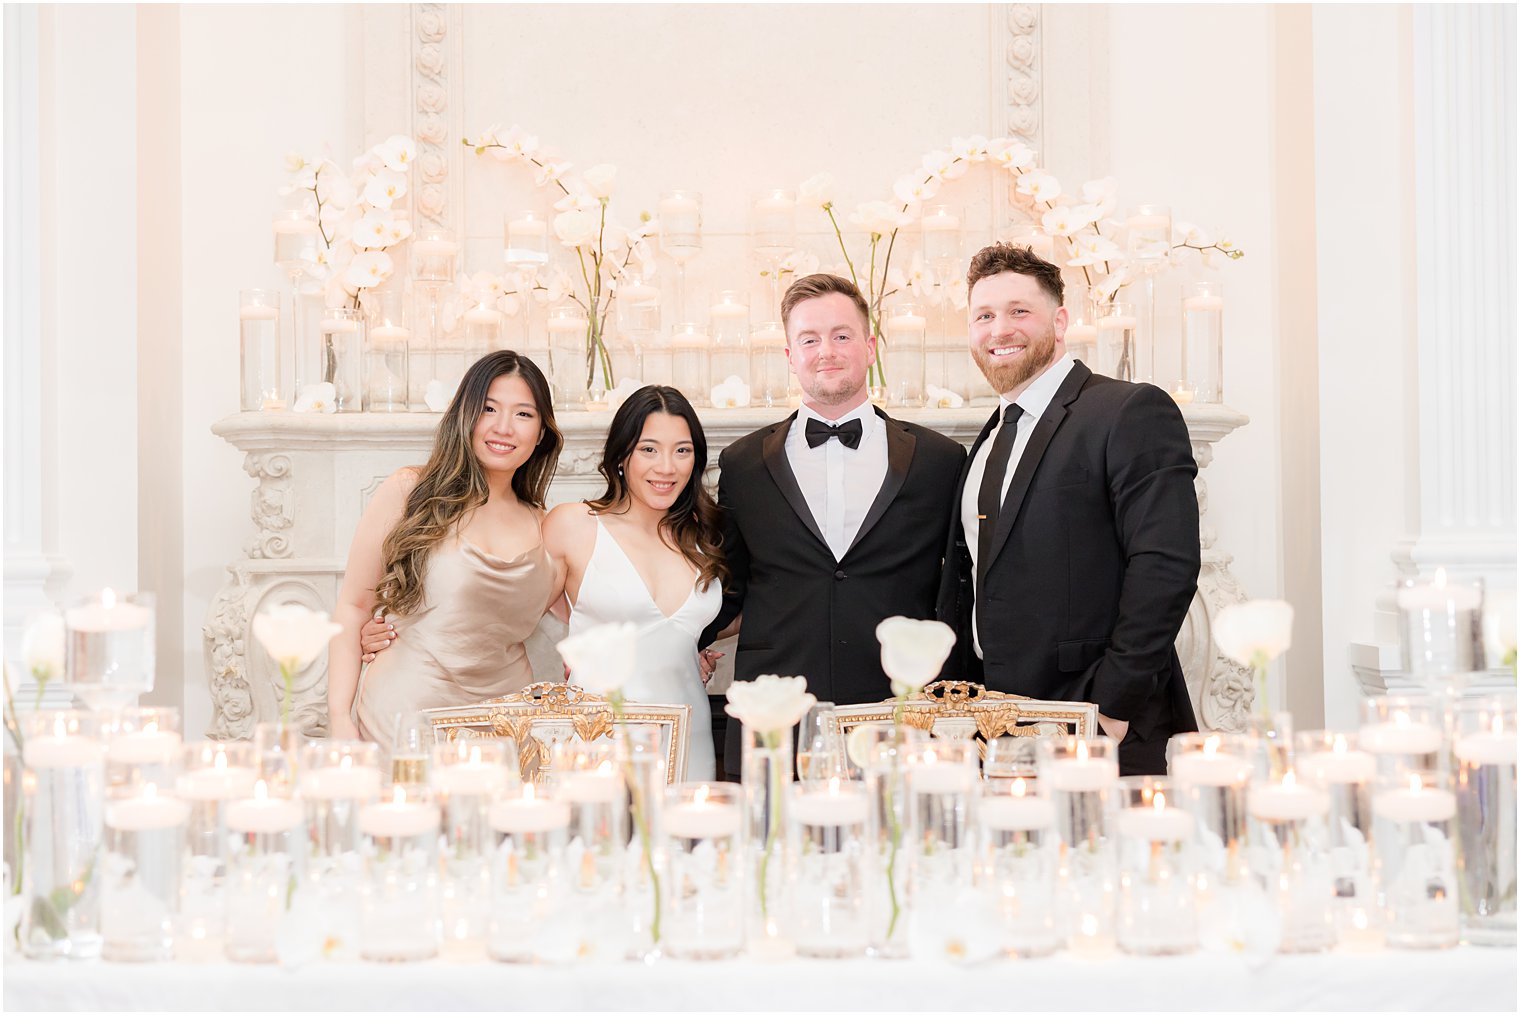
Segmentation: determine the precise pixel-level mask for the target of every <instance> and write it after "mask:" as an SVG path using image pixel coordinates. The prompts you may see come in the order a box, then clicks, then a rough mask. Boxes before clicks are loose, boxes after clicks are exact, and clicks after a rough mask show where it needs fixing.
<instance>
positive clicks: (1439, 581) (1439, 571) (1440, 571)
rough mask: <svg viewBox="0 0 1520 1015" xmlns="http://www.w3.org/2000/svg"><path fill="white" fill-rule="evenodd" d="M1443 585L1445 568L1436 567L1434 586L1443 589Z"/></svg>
mask: <svg viewBox="0 0 1520 1015" xmlns="http://www.w3.org/2000/svg"><path fill="white" fill-rule="evenodd" d="M1445 587H1446V569H1445V568H1444V567H1438V568H1436V588H1438V589H1444V588H1445Z"/></svg>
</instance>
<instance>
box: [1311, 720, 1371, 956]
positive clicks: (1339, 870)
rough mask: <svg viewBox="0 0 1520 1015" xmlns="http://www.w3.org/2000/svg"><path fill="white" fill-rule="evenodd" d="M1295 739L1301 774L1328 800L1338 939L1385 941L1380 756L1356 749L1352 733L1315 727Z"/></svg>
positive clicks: (1367, 945) (1361, 945)
mask: <svg viewBox="0 0 1520 1015" xmlns="http://www.w3.org/2000/svg"><path fill="white" fill-rule="evenodd" d="M1296 742H1297V768H1296V771H1297V773H1298V776H1299V778H1301V779H1303V780H1304V782H1305V783H1307V784H1309V785H1311V786H1314V787H1315V788H1317V789H1318V790H1319V791H1320V792H1322V793H1324V794H1325V796H1326V798H1327V799H1328V801H1329V813H1328V814H1327V815H1326V829H1325V832H1326V849H1327V850H1328V852H1329V862H1330V877H1331V882H1332V888H1331V891H1332V899H1331V903H1330V910H1331V919H1332V920H1333V922H1334V924H1335V936H1336V940H1337V942H1338V944H1339V945H1340V947H1342V948H1352V949H1371V948H1377V947H1381V945H1382V943H1383V937H1382V928H1381V923H1380V917H1381V913H1380V906H1379V903H1378V899H1377V893H1376V891H1375V888H1374V885H1373V879H1372V781H1373V778H1374V777H1375V775H1376V772H1377V761H1376V759H1375V758H1374V757H1373V756H1372V755H1371V754H1368V753H1367V752H1366V751H1363V750H1360V749H1358V747H1357V741H1356V734H1354V733H1337V732H1334V731H1332V730H1315V731H1311V732H1306V733H1300V734H1298V736H1297V740H1296Z"/></svg>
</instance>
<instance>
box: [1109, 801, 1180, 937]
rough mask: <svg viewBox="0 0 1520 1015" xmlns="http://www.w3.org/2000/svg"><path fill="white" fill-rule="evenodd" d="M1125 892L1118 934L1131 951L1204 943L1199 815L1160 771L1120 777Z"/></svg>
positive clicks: (1121, 874) (1120, 851)
mask: <svg viewBox="0 0 1520 1015" xmlns="http://www.w3.org/2000/svg"><path fill="white" fill-rule="evenodd" d="M1118 793H1119V812H1118V816H1117V820H1116V822H1115V824H1116V826H1117V828H1118V830H1119V849H1118V854H1119V855H1118V864H1119V898H1118V904H1117V920H1116V923H1115V930H1114V936H1115V938H1116V940H1117V941H1118V944H1119V948H1120V950H1121V951H1125V952H1128V953H1130V954H1131V955H1182V954H1185V953H1187V952H1191V951H1194V950H1195V949H1197V947H1198V902H1197V897H1196V895H1195V893H1194V877H1193V866H1192V862H1191V858H1192V848H1191V843H1192V839H1193V816H1192V815H1191V814H1189V813H1188V812H1187V811H1185V810H1183V809H1182V808H1180V807H1178V806H1177V805H1176V803H1175V802H1174V799H1173V796H1172V793H1173V791H1172V786H1171V783H1170V782H1169V781H1168V780H1166V779H1158V778H1155V777H1154V776H1148V775H1144V776H1132V777H1130V778H1126V779H1121V780H1119V790H1118Z"/></svg>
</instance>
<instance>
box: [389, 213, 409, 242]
mask: <svg viewBox="0 0 1520 1015" xmlns="http://www.w3.org/2000/svg"><path fill="white" fill-rule="evenodd" d="M410 235H412V223H411V222H410V221H408V220H407V219H405V218H402V217H401V216H399V215H398V216H396V217H395V218H393V219H391V220H390V223H389V224H388V225H387V226H386V230H385V236H386V240H387V242H386V246H388V247H393V246H395V245H396V244H398V243H400V242H401V241H402V240H404V239H406V238H407V237H408V236H410Z"/></svg>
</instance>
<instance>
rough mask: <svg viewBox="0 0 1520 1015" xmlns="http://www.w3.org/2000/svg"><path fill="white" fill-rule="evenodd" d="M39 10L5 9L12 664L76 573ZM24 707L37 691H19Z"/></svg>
mask: <svg viewBox="0 0 1520 1015" xmlns="http://www.w3.org/2000/svg"><path fill="white" fill-rule="evenodd" d="M38 18H39V12H38V8H37V7H35V6H32V5H16V6H11V7H7V8H5V149H6V152H7V153H8V154H7V159H6V161H7V170H6V173H5V221H6V229H5V280H4V285H5V343H4V345H5V484H4V487H5V615H4V616H5V658H6V660H7V661H8V662H11V663H16V662H17V661H18V659H19V656H20V647H21V639H20V634H21V631H22V629H23V628H24V626H25V624H26V621H27V618H28V617H30V616H32V615H33V614H35V613H37V612H38V611H40V610H43V609H46V608H48V607H49V606H50V605H51V603H52V600H53V597H54V596H55V595H56V594H57V592H58V588H59V586H60V585H61V584H62V583H63V582H64V581H65V580H66V579H67V577H68V573H69V568H68V566H67V564H66V563H65V562H64V560H63V559H62V558H61V557H60V556H59V555H58V553H57V546H58V541H57V530H56V527H55V526H54V525H53V524H52V517H51V513H50V512H49V511H47V510H46V505H47V504H49V503H50V502H51V500H52V497H51V490H52V489H53V475H52V470H51V469H50V468H48V467H47V465H46V463H47V461H48V460H49V458H50V457H51V456H50V454H49V448H48V444H49V441H50V437H49V428H48V427H47V426H46V425H45V420H46V419H48V418H49V417H50V416H51V411H52V410H51V406H52V403H53V391H54V386H53V383H52V369H51V364H52V359H53V357H52V355H51V351H50V350H49V349H47V348H45V346H44V343H43V335H42V329H43V314H42V298H43V297H42V248H43V244H42V228H41V221H40V220H41V209H42V173H41V171H40V168H41V159H42V152H41V144H40V130H39V122H38V121H39V108H40V103H41V83H40V73H39V61H38V36H39V28H38ZM18 694H19V697H20V700H22V701H30V700H31V695H30V694H29V693H22V692H20V691H19V690H18Z"/></svg>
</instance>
